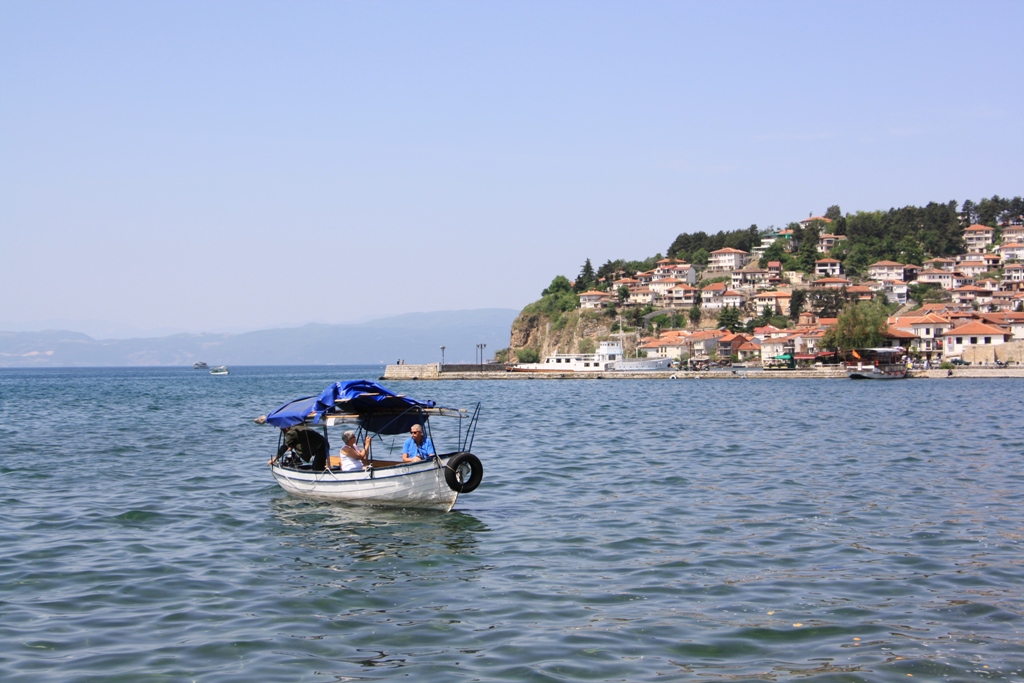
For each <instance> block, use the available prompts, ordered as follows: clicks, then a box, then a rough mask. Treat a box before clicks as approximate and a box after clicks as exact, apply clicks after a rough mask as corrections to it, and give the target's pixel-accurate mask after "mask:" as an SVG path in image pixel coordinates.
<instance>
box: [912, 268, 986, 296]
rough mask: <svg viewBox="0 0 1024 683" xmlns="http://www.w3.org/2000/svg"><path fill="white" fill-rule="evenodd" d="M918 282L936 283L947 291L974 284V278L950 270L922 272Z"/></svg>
mask: <svg viewBox="0 0 1024 683" xmlns="http://www.w3.org/2000/svg"><path fill="white" fill-rule="evenodd" d="M917 281H918V282H932V283H935V284H937V285H939V286H940V287H942V288H943V289H945V290H946V291H951V290H954V289H957V288H958V287H964V286H966V285H973V284H974V278H972V277H971V276H969V275H965V274H963V273H961V272H960V271H958V270H956V271H953V272H952V273H951V272H949V271H948V270H922V271H921V274H920V275H919V276H918V277H917Z"/></svg>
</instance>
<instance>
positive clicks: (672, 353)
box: [639, 335, 688, 358]
mask: <svg viewBox="0 0 1024 683" xmlns="http://www.w3.org/2000/svg"><path fill="white" fill-rule="evenodd" d="M639 348H640V350H641V351H644V352H646V353H647V357H648V358H679V356H681V355H682V354H683V352H684V351H685V350H686V349H687V348H688V344H687V341H686V337H685V336H677V335H664V336H661V337H658V338H657V339H652V340H650V341H648V342H646V343H644V344H643V345H642V346H640V347H639Z"/></svg>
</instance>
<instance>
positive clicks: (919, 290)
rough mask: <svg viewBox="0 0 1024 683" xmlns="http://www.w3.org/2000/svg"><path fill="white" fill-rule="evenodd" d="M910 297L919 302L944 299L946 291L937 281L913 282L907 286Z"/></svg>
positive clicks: (925, 302) (924, 302)
mask: <svg viewBox="0 0 1024 683" xmlns="http://www.w3.org/2000/svg"><path fill="white" fill-rule="evenodd" d="M907 289H908V290H909V291H908V294H909V295H910V298H911V299H913V300H914V301H916V302H917V303H919V304H927V303H933V302H938V301H942V300H943V299H944V298H945V292H944V291H943V290H942V287H940V286H939V283H937V282H912V283H910V285H909V287H908V288H907Z"/></svg>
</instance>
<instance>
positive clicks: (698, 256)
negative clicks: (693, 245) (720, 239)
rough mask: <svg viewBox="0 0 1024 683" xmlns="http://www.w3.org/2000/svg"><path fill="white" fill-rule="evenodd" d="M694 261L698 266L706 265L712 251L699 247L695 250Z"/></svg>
mask: <svg viewBox="0 0 1024 683" xmlns="http://www.w3.org/2000/svg"><path fill="white" fill-rule="evenodd" d="M692 258H693V263H694V264H696V265H698V266H706V265H707V264H708V261H710V260H711V252H709V251H708V250H707V249H698V250H697V251H695V252H693V257H692Z"/></svg>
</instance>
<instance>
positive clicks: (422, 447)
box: [402, 425, 435, 462]
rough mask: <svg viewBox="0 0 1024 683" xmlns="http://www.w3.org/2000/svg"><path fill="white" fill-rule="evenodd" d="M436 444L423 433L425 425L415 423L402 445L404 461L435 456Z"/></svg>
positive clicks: (414, 460)
mask: <svg viewBox="0 0 1024 683" xmlns="http://www.w3.org/2000/svg"><path fill="white" fill-rule="evenodd" d="M434 455H435V453H434V444H432V443H431V442H430V439H428V438H426V437H425V436H424V435H423V427H421V426H420V425H413V426H412V429H410V430H409V438H408V439H406V440H405V444H404V445H403V446H402V462H420V461H422V460H426V459H427V458H432V457H434Z"/></svg>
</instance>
